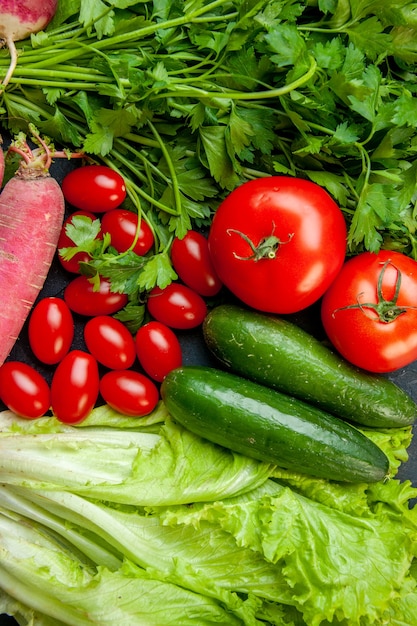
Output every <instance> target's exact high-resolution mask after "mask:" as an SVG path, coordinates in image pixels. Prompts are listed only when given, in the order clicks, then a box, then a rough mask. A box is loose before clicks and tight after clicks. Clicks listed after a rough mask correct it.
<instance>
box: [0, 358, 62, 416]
mask: <svg viewBox="0 0 417 626" xmlns="http://www.w3.org/2000/svg"><path fill="white" fill-rule="evenodd" d="M0 397H1V399H2V401H3V403H4V404H5V405H6V406H7V408H8V409H9V410H10V411H13V412H14V413H16V414H17V415H19V416H20V417H25V418H27V419H35V418H37V417H41V416H42V415H45V413H46V412H47V411H48V410H49V408H50V405H51V394H50V389H49V385H48V383H47V382H46V380H45V379H44V378H43V376H42V375H41V374H40V373H39V372H38V371H36V370H35V368H33V367H31V366H30V365H27V364H26V363H21V362H20V361H6V362H5V363H3V365H2V366H1V367H0Z"/></svg>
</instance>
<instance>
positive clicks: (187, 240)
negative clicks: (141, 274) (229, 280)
mask: <svg viewBox="0 0 417 626" xmlns="http://www.w3.org/2000/svg"><path fill="white" fill-rule="evenodd" d="M171 261H172V265H173V267H174V270H175V271H176V272H177V274H178V276H179V278H180V279H181V280H182V282H183V283H185V284H186V285H188V287H190V288H191V289H194V291H196V292H197V293H199V294H200V295H201V296H215V295H216V294H217V293H219V291H220V289H221V288H222V282H221V280H220V278H219V277H218V276H217V273H216V271H215V269H214V267H213V262H212V260H211V257H210V252H209V247H208V242H207V239H206V237H204V235H202V234H201V233H199V232H197V231H195V230H189V231H188V233H187V234H186V235H185V237H183V238H182V239H179V238H178V237H176V238H175V239H174V241H173V242H172V246H171Z"/></svg>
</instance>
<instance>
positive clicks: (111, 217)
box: [101, 209, 154, 256]
mask: <svg viewBox="0 0 417 626" xmlns="http://www.w3.org/2000/svg"><path fill="white" fill-rule="evenodd" d="M101 226H102V230H103V233H110V236H111V245H112V246H113V248H115V249H116V250H117V251H118V252H125V251H126V250H127V249H128V248H130V246H131V245H132V243H133V241H134V239H135V236H136V231H137V228H138V216H137V214H136V213H133V212H132V211H128V210H126V209H113V210H112V211H108V212H107V213H105V214H104V215H103V217H102V219H101ZM153 243H154V237H153V233H152V231H151V229H150V227H149V226H148V224H147V223H146V222H145V220H141V222H140V227H139V234H138V238H137V240H136V243H135V245H134V247H133V248H132V250H133V252H135V253H136V254H138V255H139V256H144V255H145V254H146V253H147V252H149V250H150V249H151V248H152V246H153Z"/></svg>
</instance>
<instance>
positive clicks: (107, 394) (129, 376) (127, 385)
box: [100, 370, 159, 417]
mask: <svg viewBox="0 0 417 626" xmlns="http://www.w3.org/2000/svg"><path fill="white" fill-rule="evenodd" d="M100 393H101V395H102V396H103V399H104V400H105V402H107V404H108V405H109V406H111V407H112V408H113V409H114V410H115V411H118V412H119V413H122V414H123V415H129V416H131V417H136V416H137V417H142V416H144V415H148V414H149V413H151V412H152V411H153V410H154V408H155V407H156V405H157V404H158V401H159V391H158V389H157V387H156V385H155V383H153V382H152V381H151V380H150V379H149V378H147V376H144V375H143V374H140V373H139V372H135V371H133V370H121V371H117V370H113V371H111V372H107V373H106V374H104V376H103V377H102V379H101V381H100Z"/></svg>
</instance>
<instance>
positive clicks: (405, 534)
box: [0, 406, 417, 626]
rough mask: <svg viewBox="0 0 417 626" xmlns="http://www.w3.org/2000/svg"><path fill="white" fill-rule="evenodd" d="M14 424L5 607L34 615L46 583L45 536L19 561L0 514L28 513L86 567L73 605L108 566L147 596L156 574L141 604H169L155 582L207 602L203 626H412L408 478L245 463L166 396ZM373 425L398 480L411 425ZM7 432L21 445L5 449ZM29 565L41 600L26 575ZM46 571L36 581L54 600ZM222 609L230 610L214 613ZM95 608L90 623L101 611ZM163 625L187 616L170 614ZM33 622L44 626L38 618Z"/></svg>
mask: <svg viewBox="0 0 417 626" xmlns="http://www.w3.org/2000/svg"><path fill="white" fill-rule="evenodd" d="M23 421H24V422H25V424H22V423H21V421H19V418H16V417H15V416H13V415H10V414H8V415H6V416H2V415H0V481H1V482H2V483H3V485H2V487H1V488H0V513H1V514H2V516H3V517H1V515H0V519H1V520H2V522H1V524H3V534H4V535H5V537H6V544H7V546H9V547H8V550H9V554H7V555H5V553H4V551H3V552H2V547H3V546H2V542H0V588H2V589H3V591H4V593H5V594H6V595H7V593H11V590H13V593H12V595H13V597H14V599H15V601H16V602H17V605H19V604H20V602H22V603H23V604H24V605H26V606H27V607H28V610H33V611H34V612H35V613H34V615H36V616H38V615H39V616H40V618H39V619H42V616H43V615H44V614H45V615H46V616H48V615H50V613H48V612H47V611H46V608H45V606H46V605H45V603H46V596H47V594H46V593H45V596H44V597H43V596H42V594H43V593H44V592H43V587H42V585H43V582H42V580H43V578H42V577H43V576H44V572H39V571H37V569H42V570H45V568H46V570H48V568H49V567H50V565H49V560H48V559H52V561H54V557H53V556H52V555H51V553H50V549H52V548H51V546H49V547H48V546H47V545H42V541H41V547H42V549H45V552H42V551H41V554H40V556H39V560H38V561H36V562H34V561H33V560H31V559H26V560H24V559H20V557H19V555H20V553H21V548H19V543H16V542H17V539H16V538H13V539H11V538H10V537H8V536H7V533H8V532H9V531H7V529H6V530H5V527H4V519H3V518H7V519H9V520H10V519H11V520H13V522H17V521H18V522H19V523H22V524H23V523H24V522H23V520H25V523H26V524H29V527H30V528H32V530H34V531H36V532H37V533H40V534H41V537H47V538H48V540H52V539H53V540H54V542H55V544H54V545H55V547H54V548H53V549H54V550H55V552H54V554H55V556H58V554H59V561H60V567H64V565H62V563H65V562H66V561H67V560H68V559H75V561H76V562H78V563H82V565H81V566H80V565H78V567H81V571H82V572H83V577H82V578H81V579H79V580H78V579H74V580H73V583H72V584H73V587H74V589H73V591H74V597H75V598H77V597H78V596H80V598H81V603H80V606H84V605H83V602H84V601H85V602H86V604H85V606H87V601H86V600H84V599H83V598H84V594H85V593H86V588H88V590H89V591H88V593H89V594H90V593H92V591H91V587H90V586H92V587H94V589H96V587H97V588H98V589H102V590H103V592H107V591H106V590H107V589H110V588H111V587H112V584H111V582H110V581H111V580H112V577H114V581H115V582H114V589H115V590H118V589H120V586H122V582H121V580H125V584H126V585H127V587H128V588H129V587H130V586H132V589H133V588H134V589H136V592H135V593H146V592H147V591H146V590H147V585H148V584H149V580H152V582H153V584H154V585H155V587H154V588H155V589H158V590H159V591H158V593H160V594H161V596H160V598H159V599H158V596H157V594H156V592H155V594H156V595H155V597H154V596H152V594H151V595H150V596H149V597H150V601H151V602H154V601H155V602H159V601H160V602H162V603H164V602H165V606H166V602H167V600H166V599H165V597H164V593H165V591H164V590H165V587H163V585H168V588H169V590H171V591H173V589H180V590H181V592H182V591H187V592H188V593H191V594H192V598H193V601H194V599H195V598H196V597H201V598H203V599H204V601H203V605H204V611H207V610H208V609H207V606H210V607H213V606H214V607H215V609H216V610H215V611H214V613H213V614H210V617H209V618H208V617H206V616H205V614H204V618H200V616H199V617H198V619H200V621H198V619H196V623H199V624H201V625H202V626H203V625H204V624H205V623H206V622H205V621H204V619H213V620H214V623H215V619H219V620H220V621H219V623H228V624H234V623H236V624H245V625H246V624H247V625H251V626H252V625H255V624H256V625H258V624H264V625H271V626H386V624H394V625H397V626H415V614H416V607H417V580H416V572H417V566H416V563H417V559H416V556H417V508H416V507H414V508H413V507H412V506H411V505H410V502H411V501H412V500H413V499H415V497H416V495H417V489H414V488H413V487H412V486H411V484H410V482H408V481H405V482H401V481H400V480H398V479H396V478H391V479H389V480H387V481H381V482H379V483H373V484H369V485H368V484H355V485H349V484H341V483H337V482H334V481H325V480H321V479H315V478H311V477H307V476H305V475H302V474H297V473H296V472H289V471H287V470H282V469H280V468H277V467H271V466H269V465H265V464H262V463H259V462H257V461H250V460H249V459H245V457H241V456H239V455H234V454H231V453H230V452H229V451H228V450H226V449H224V448H221V447H220V446H215V445H213V444H211V443H209V442H206V441H203V440H202V439H200V438H198V437H196V436H194V435H191V434H190V433H188V432H186V431H185V430H184V429H182V428H180V427H179V426H178V425H177V424H175V423H174V422H173V421H172V420H171V418H170V417H169V415H168V414H167V413H166V411H165V410H164V407H163V406H159V407H158V409H157V412H156V414H155V415H151V416H150V417H149V419H148V420H145V421H144V422H142V421H141V420H137V419H132V418H123V417H122V416H118V415H117V414H115V413H114V412H111V411H109V410H108V409H107V408H101V409H100V410H98V411H94V412H93V414H92V415H91V419H90V423H89V425H85V423H84V425H83V426H82V427H81V426H80V427H69V426H65V425H59V424H57V423H56V422H55V421H54V419H53V418H45V420H42V419H41V420H36V421H35V422H30V423H28V422H27V420H23ZM109 423H112V426H109ZM371 436H372V438H373V439H374V441H375V442H376V443H377V444H378V445H379V446H380V447H381V448H382V449H383V450H384V451H385V452H386V453H387V456H388V458H389V459H390V464H391V471H390V473H391V476H395V474H396V472H397V469H398V467H399V465H400V463H401V462H402V459H405V458H406V456H407V447H408V445H409V443H410V441H411V429H409V428H405V429H390V430H389V431H372V434H371ZM16 438H18V442H19V445H18V446H17V445H11V444H12V443H13V441H17V440H16ZM117 449H118V451H119V452H118V454H119V456H120V463H117V456H118V454H117ZM57 467H59V468H60V471H59V472H57V471H56V468H57ZM54 468H55V471H54ZM1 524H0V533H2V530H1V528H2V526H1ZM9 530H10V529H9ZM14 532H15V534H16V537H18V536H19V535H18V531H17V529H16V530H15V531H14ZM19 539H20V538H19ZM7 546H6V547H7ZM31 549H33V548H30V549H29V548H27V549H26V554H30V550H31ZM59 550H62V554H60V553H59ZM13 552H16V553H17V556H18V558H17V559H16V562H15V561H14V560H13ZM12 563H14V565H12ZM13 567H16V568H17V569H13ZM56 567H57V566H56V565H54V566H53V568H56ZM65 567H66V566H65ZM19 568H21V570H19ZM25 568H26V570H25ZM64 569H65V568H64ZM3 570H4V571H3ZM32 570H34V571H32ZM51 571H52V570H51ZM54 571H55V570H54ZM57 571H58V570H57ZM71 575H74V574H71ZM66 576H70V574H69V573H68V572H66V573H64V574H62V577H63V578H65V577H66ZM85 576H86V577H87V579H85V578H84V577H85ZM2 577H3V578H2ZM8 577H9V578H8ZM38 577H40V581H38V582H39V585H40V590H41V591H40V594H39V597H38V596H36V593H35V591H34V590H33V589H32V588H29V587H28V588H26V587H25V585H29V580H32V578H33V580H34V581H36V580H38ZM55 577H56V574H55V573H54V576H53V577H52V578H51V577H50V579H49V582H48V592H47V593H48V594H49V595H50V596H51V598H52V599H53V600H57V601H58V600H59V602H64V603H65V602H67V601H68V598H67V597H66V596H65V594H64V595H62V593H63V592H62V589H61V587H60V585H58V586H57V587H56V585H55ZM14 578H18V579H19V584H20V585H23V587H22V593H20V591H19V589H20V587H19V585H18V586H17V587H16V590H15V587H14V585H15V580H14ZM132 578H133V579H134V581H135V582H132ZM58 579H59V580H60V578H59V576H58ZM68 580H71V579H70V578H69V579H68ZM68 580H67V583H66V584H68ZM85 580H88V582H87V583H86V582H85ZM93 581H94V582H93ZM135 585H137V587H136V586H135ZM161 585H162V587H161ZM140 589H141V590H142V591H139V590H140ZM31 594H33V595H31ZM93 596H94V594H93ZM167 597H168V598H170V597H171V596H170V595H169V594H168V596H167ZM193 601H192V602H191V605H190V606H191V608H192V610H194V608H193V607H194V604H193ZM95 602H96V601H95V596H94V597H93V600H92V605H93V606H92V615H95V613H94V612H95V611H98V610H99V609H98V607H96V606H95ZM207 603H208V605H207ZM213 603H214V604H213ZM52 606H54V605H53V603H52ZM187 606H188V605H187ZM174 607H175V601H174ZM119 608H120V610H121V609H122V608H123V610H124V607H117V610H119ZM14 610H18V608H16V609H14ZM48 610H49V609H48ZM135 610H136V607H135V608H130V607H129V609H128V614H129V619H130V620H131V621H130V622H128V621H126V622H125V623H129V626H141V624H142V623H143V622H142V621H141V619H142V617H141V616H140V617H138V616H137V615H136V613H135V612H134V611H135ZM155 610H156V609H155ZM158 610H159V609H158ZM217 610H220V613H219V614H218V616H219V617H217V613H216V611H217ZM71 611H72V608H71V610H70V612H69V613H68V615H69V617H68V618H67V619H68V621H67V622H65V620H64V619H63V617H62V616H60V614H59V613H56V614H55V618H56V619H57V620H62V621H63V622H64V623H69V624H75V625H76V624H78V623H80V622H78V621H77V620H78V616H74V615H73V614H72V612H71ZM129 611H131V612H130V613H129ZM214 614H216V617H215V618H214V617H213V615H214ZM224 614H226V615H227V619H228V620H229V621H226V622H222V621H221V620H222V619H224ZM98 615H99V619H100V620H102V621H99V623H100V624H106V623H108V622H107V621H106V619H107V617H106V618H104V617H103V618H102V617H101V616H100V614H99V613H98ZM187 615H188V614H187ZM113 618H114V620H115V623H118V624H119V623H120V624H123V623H124V622H123V619H125V616H124V614H123V613H121V615H120V616H119V614H118V613H117V611H116V613H115V614H113ZM126 619H127V618H126ZM152 619H153V618H152V617H151V618H150V620H149V622H145V623H147V624H148V623H149V624H150V625H151V624H152V623H153V622H152ZM159 619H162V620H163V621H162V622H161V623H164V624H169V623H170V622H169V621H167V620H165V619H163V618H162V617H161V615H160V614H159ZM187 619H188V617H187ZM233 620H234V621H233ZM35 623H36V622H35V621H34V622H33V624H35ZM56 623H57V624H59V621H57V622H56ZM81 623H82V622H81ZM90 623H91V622H90ZM173 623H174V622H173ZM175 623H177V624H179V625H180V624H182V623H183V622H182V621H181V620H180V619H179V618H178V616H177V621H176V622H175ZM184 623H185V624H188V622H184ZM207 623H212V622H210V621H208V622H207ZM39 626H49V623H48V621H47V618H46V621H45V624H43V623H42V621H40V622H39Z"/></svg>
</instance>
